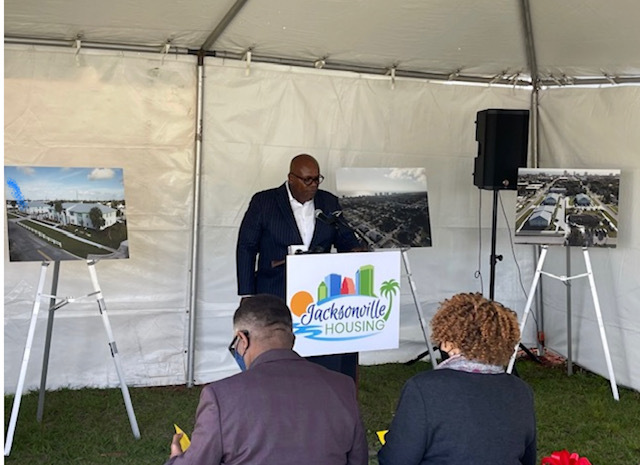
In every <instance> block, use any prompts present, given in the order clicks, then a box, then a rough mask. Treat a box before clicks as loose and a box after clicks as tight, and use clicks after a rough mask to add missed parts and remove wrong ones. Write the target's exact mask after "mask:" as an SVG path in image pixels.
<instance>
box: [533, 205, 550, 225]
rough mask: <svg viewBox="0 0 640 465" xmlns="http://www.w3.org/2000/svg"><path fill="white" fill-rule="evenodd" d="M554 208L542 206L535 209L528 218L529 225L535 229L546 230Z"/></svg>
mask: <svg viewBox="0 0 640 465" xmlns="http://www.w3.org/2000/svg"><path fill="white" fill-rule="evenodd" d="M553 210H554V207H551V206H544V207H538V208H536V209H535V210H534V211H533V213H532V214H531V216H530V217H529V224H530V225H531V226H535V227H537V228H546V227H547V226H549V225H550V224H551V219H552V218H553Z"/></svg>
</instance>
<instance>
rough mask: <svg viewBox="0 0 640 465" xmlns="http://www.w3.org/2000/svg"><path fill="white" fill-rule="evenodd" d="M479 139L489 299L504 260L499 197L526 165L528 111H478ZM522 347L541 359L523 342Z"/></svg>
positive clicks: (477, 175) (477, 167) (477, 172)
mask: <svg viewBox="0 0 640 465" xmlns="http://www.w3.org/2000/svg"><path fill="white" fill-rule="evenodd" d="M476 141H477V142H478V156H477V157H476V159H475V164H474V172H473V184H474V185H475V186H477V187H478V188H480V189H487V190H492V191H493V217H492V222H491V256H490V258H489V260H490V270H491V271H490V280H489V298H490V299H491V300H494V291H495V276H496V263H497V262H498V261H500V260H502V255H496V226H497V219H498V196H499V191H500V190H503V189H509V190H516V189H517V185H518V183H517V181H518V168H524V167H525V166H527V146H528V142H529V110H502V109H489V110H483V111H479V112H478V113H477V115H476ZM520 348H521V349H522V350H524V351H525V352H526V353H527V355H529V357H531V358H532V359H534V360H536V361H538V362H540V360H539V359H538V358H537V357H536V356H535V355H534V354H533V353H531V352H530V351H529V350H528V349H527V348H526V347H524V346H523V345H522V344H520Z"/></svg>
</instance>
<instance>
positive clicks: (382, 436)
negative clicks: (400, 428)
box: [376, 429, 389, 446]
mask: <svg viewBox="0 0 640 465" xmlns="http://www.w3.org/2000/svg"><path fill="white" fill-rule="evenodd" d="M387 431H389V430H388V429H385V430H382V431H376V434H377V435H378V439H379V440H380V444H382V445H383V446H384V443H385V440H384V437H385V436H386V435H387Z"/></svg>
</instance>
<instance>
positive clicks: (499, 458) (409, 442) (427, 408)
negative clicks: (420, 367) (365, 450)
mask: <svg viewBox="0 0 640 465" xmlns="http://www.w3.org/2000/svg"><path fill="white" fill-rule="evenodd" d="M385 439H386V444H385V445H384V446H383V447H382V448H381V449H380V451H378V462H379V463H380V465H427V464H428V465H463V464H483V465H484V464H487V465H488V464H491V465H494V464H495V465H516V464H518V465H535V464H536V419H535V408H534V399H533V391H532V389H531V388H530V387H529V386H528V385H527V384H526V383H525V382H524V381H522V380H521V379H520V378H517V377H515V376H513V375H508V374H506V373H502V374H484V373H467V372H462V371H456V370H451V369H439V370H429V371H425V372H423V373H419V374H417V375H416V376H414V377H413V378H411V379H410V380H409V381H407V382H406V384H405V386H404V388H403V390H402V394H401V395H400V400H399V401H398V407H397V409H396V413H395V415H394V417H393V420H392V422H391V427H390V428H389V432H388V433H387V435H386V437H385Z"/></svg>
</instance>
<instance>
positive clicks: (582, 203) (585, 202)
mask: <svg viewBox="0 0 640 465" xmlns="http://www.w3.org/2000/svg"><path fill="white" fill-rule="evenodd" d="M575 204H576V205H577V206H579V207H588V206H589V205H591V199H590V198H589V196H588V195H586V194H576V199H575Z"/></svg>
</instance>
